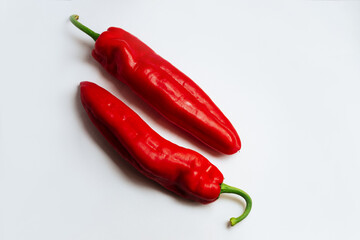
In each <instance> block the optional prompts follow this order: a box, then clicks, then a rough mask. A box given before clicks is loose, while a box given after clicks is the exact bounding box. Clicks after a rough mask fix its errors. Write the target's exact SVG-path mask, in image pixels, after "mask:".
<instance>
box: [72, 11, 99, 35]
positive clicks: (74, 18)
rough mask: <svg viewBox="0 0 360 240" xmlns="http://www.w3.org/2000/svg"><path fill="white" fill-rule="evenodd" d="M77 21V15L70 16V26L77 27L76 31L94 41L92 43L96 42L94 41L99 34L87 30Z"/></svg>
mask: <svg viewBox="0 0 360 240" xmlns="http://www.w3.org/2000/svg"><path fill="white" fill-rule="evenodd" d="M78 20H79V15H76V14H74V15H71V16H70V21H71V22H72V24H74V25H75V27H77V28H78V29H80V30H81V31H83V32H84V33H86V34H87V35H89V36H90V37H91V38H92V39H94V41H96V39H98V37H99V36H100V34H98V33H96V32H94V31H93V30H91V29H90V28H88V27H86V26H85V25H83V24H81V23H80V22H79V21H78Z"/></svg>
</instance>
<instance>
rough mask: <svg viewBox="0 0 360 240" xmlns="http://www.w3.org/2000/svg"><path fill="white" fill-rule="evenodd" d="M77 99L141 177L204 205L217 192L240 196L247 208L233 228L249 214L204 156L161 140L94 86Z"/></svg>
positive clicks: (85, 88)
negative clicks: (240, 200) (241, 201)
mask: <svg viewBox="0 0 360 240" xmlns="http://www.w3.org/2000/svg"><path fill="white" fill-rule="evenodd" d="M80 96H81V102H82V104H83V106H84V108H85V110H86V112H87V114H88V115H89V117H90V119H91V121H92V122H93V123H94V125H95V126H96V127H97V128H98V129H99V130H100V132H101V133H102V134H103V135H104V136H105V138H106V139H107V140H108V141H109V142H110V143H111V144H112V145H113V146H114V147H115V149H116V150H117V151H118V152H119V153H120V154H121V155H122V156H123V157H124V158H125V159H126V160H127V161H128V162H129V163H130V164H131V165H132V166H134V167H135V168H136V169H137V170H138V171H139V172H141V173H142V174H143V175H145V176H146V177H148V178H150V179H152V180H154V181H155V182H157V183H159V184H160V185H161V186H163V187H165V188H166V189H168V190H170V191H172V192H175V193H176V194H178V195H180V196H182V197H184V198H187V199H190V200H193V201H197V202H200V203H204V204H205V203H211V202H213V201H215V200H216V199H217V198H218V197H219V195H220V193H224V192H231V193H236V194H239V195H240V196H242V197H244V199H245V200H246V202H247V206H246V209H245V211H244V213H243V214H242V215H241V216H240V217H238V218H232V219H231V223H232V225H235V224H236V223H238V222H240V221H241V220H242V219H244V218H245V217H246V216H247V215H248V214H249V212H250V209H251V198H250V197H249V195H247V194H246V193H245V192H243V191H242V190H240V189H237V188H234V187H230V186H228V185H226V184H224V183H223V179H224V177H223V175H222V173H221V172H220V171H219V170H218V169H217V167H216V166H214V165H213V164H211V163H210V162H209V161H208V160H207V159H206V158H205V157H203V156H202V155H200V154H199V153H197V152H195V151H193V150H190V149H186V148H183V147H180V146H178V145H175V144H174V143H172V142H170V141H167V140H166V139H164V138H162V137H161V136H160V135H159V134H157V133H156V132H155V131H154V130H152V129H151V128H150V127H149V125H147V124H146V123H145V122H144V121H143V120H142V119H141V118H140V117H139V116H138V115H137V114H136V113H135V112H134V111H132V110H131V109H130V108H129V107H127V106H126V105H125V104H124V103H123V102H121V101H120V100H119V99H117V98H116V97H115V96H113V95H112V94H110V93H109V92H108V91H106V90H105V89H103V88H101V87H99V86H98V85H96V84H94V83H90V82H82V83H81V84H80Z"/></svg>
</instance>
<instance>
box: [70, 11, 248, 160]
mask: <svg viewBox="0 0 360 240" xmlns="http://www.w3.org/2000/svg"><path fill="white" fill-rule="evenodd" d="M77 19H78V16H75V15H73V16H72V17H71V20H72V22H73V23H74V24H75V25H76V26H77V27H79V28H80V29H81V30H83V31H84V32H86V33H87V34H89V35H90V36H91V37H93V39H94V40H95V41H96V42H95V47H94V50H93V52H92V55H93V57H94V58H95V59H96V60H97V61H98V62H99V63H100V64H101V65H102V66H103V67H104V68H105V69H106V70H107V71H108V72H109V73H110V74H112V75H113V76H114V77H116V78H117V79H119V80H121V81H122V82H124V83H125V84H127V85H128V86H129V87H130V88H131V89H132V90H133V91H134V92H135V93H136V94H137V95H139V96H140V97H141V98H142V99H143V100H144V101H146V102H147V103H148V104H149V105H151V106H152V107H153V108H154V109H155V110H157V111H158V112H159V113H160V114H162V115H163V116H164V117H165V118H167V119H168V120H169V121H170V122H172V123H174V124H175V125H177V126H179V127H180V128H182V129H184V130H185V131H187V132H189V133H190V134H192V135H193V136H195V137H196V138H198V139H199V140H201V141H202V142H204V143H206V144H207V145H208V146H210V147H212V148H214V149H216V150H218V151H220V152H223V153H225V154H233V153H235V152H237V151H239V150H240V147H241V142H240V138H239V136H238V134H237V132H236V130H235V128H234V127H233V125H232V124H231V123H230V121H229V120H228V119H227V118H226V117H225V115H224V114H223V113H222V112H221V111H220V109H219V108H218V107H217V106H216V105H215V104H214V103H213V101H212V100H211V99H210V98H209V96H208V95H207V94H206V93H205V92H204V91H203V90H202V89H201V88H200V87H199V86H198V85H196V83H195V82H193V81H192V80H191V79H190V78H189V77H187V76H186V75H185V74H184V73H182V72H181V71H179V70H178V69H177V68H175V67H174V66H173V65H171V64H170V63H169V62H167V61H166V60H165V59H163V58H162V57H160V56H159V55H157V54H156V53H155V52H154V51H153V50H152V49H151V48H149V47H148V46H147V45H146V44H144V43H143V42H141V41H140V40H139V39H138V38H136V37H135V36H133V35H131V34H130V33H128V32H126V31H124V30H123V29H120V28H115V27H111V28H109V29H108V30H107V31H105V32H103V33H102V34H100V35H99V34H97V33H94V32H93V31H91V30H90V29H88V28H86V27H85V26H83V25H82V24H80V23H79V22H78V21H77Z"/></svg>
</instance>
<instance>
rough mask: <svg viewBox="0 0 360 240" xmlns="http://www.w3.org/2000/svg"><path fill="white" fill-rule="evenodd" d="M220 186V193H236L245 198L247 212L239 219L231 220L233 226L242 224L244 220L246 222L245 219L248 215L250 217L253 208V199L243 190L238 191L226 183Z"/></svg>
mask: <svg viewBox="0 0 360 240" xmlns="http://www.w3.org/2000/svg"><path fill="white" fill-rule="evenodd" d="M220 186H221V192H220V193H235V194H237V195H240V196H241V197H243V198H244V200H245V202H246V207H245V210H244V212H243V214H241V215H240V216H239V217H237V218H234V217H232V218H230V223H231V226H234V225H235V224H237V223H239V222H241V221H242V220H244V218H246V217H247V215H249V213H250V210H251V206H252V200H251V197H250V196H249V194H247V193H246V192H244V191H243V190H241V189H238V188H236V187H232V186H229V185H227V184H225V183H222V184H221V185H220Z"/></svg>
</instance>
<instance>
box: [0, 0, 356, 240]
mask: <svg viewBox="0 0 360 240" xmlns="http://www.w3.org/2000/svg"><path fill="white" fill-rule="evenodd" d="M74 13H77V14H79V15H80V20H81V22H82V23H84V24H86V25H88V26H89V27H91V28H92V29H93V30H95V31H97V32H102V31H104V30H106V29H107V27H109V26H117V27H122V28H124V29H126V30H127V31H129V32H131V33H133V34H134V35H136V36H137V37H139V38H140V39H141V40H143V41H144V42H145V43H147V44H148V45H149V46H151V47H152V48H153V49H154V50H155V51H157V52H158V53H159V54H160V55H162V56H163V57H164V58H166V59H168V60H169V61H170V62H172V63H173V64H174V65H175V66H177V67H178V68H179V69H181V70H182V71H183V72H185V73H186V74H187V75H189V76H190V77H191V78H192V79H194V80H195V82H197V83H198V84H199V85H200V86H201V87H202V88H203V89H204V90H205V91H206V92H207V93H208V94H209V95H210V97H211V98H212V99H213V100H214V101H215V102H216V104H217V105H218V106H219V107H220V108H221V109H222V111H223V112H224V113H225V114H226V115H227V116H228V118H229V119H230V120H231V121H232V123H233V124H234V126H235V127H236V129H237V130H238V132H239V135H240V138H241V139H242V143H243V146H242V150H241V151H240V152H239V153H237V154H235V155H232V156H224V155H221V154H217V153H215V152H214V151H212V150H209V149H208V148H207V147H205V146H203V145H202V144H201V143H199V142H198V141H196V140H194V139H193V138H191V137H189V136H188V135H187V134H184V133H183V132H182V131H181V130H179V129H178V128H176V127H174V126H173V125H171V124H169V123H168V122H167V121H166V120H164V119H163V118H162V117H160V116H159V115H158V114H157V113H156V112H154V111H153V110H152V109H150V108H149V107H148V106H147V105H146V104H144V103H143V102H142V101H141V100H140V99H139V98H138V97H136V96H135V95H134V94H133V93H132V92H130V90H129V89H128V88H127V87H126V86H124V85H123V84H121V83H119V82H117V81H116V80H115V79H114V78H112V77H111V76H110V75H109V74H108V73H106V72H105V71H104V70H103V69H102V68H101V67H100V65H99V64H98V63H97V62H96V61H95V60H94V59H92V57H91V55H90V53H91V49H92V47H93V40H92V39H91V38H89V37H88V36H86V35H85V34H84V33H82V32H80V31H79V30H77V29H76V28H75V27H74V26H73V25H72V24H71V23H70V22H69V21H68V17H69V16H70V15H71V14H74ZM0 30H1V37H0V66H1V67H0V68H1V71H0V81H1V86H0V239H1V240H15V239H16V240H21V239H26V240H28V239H36V240H42V239H44V240H45V239H52V240H57V239H77V240H80V239H86V240H91V239H106V240H111V239H360V230H359V229H358V227H359V226H360V224H359V223H360V220H359V215H360V193H359V183H360V174H359V172H360V162H359V160H360V159H359V157H360V152H359V145H360V140H359V135H360V125H359V123H360V110H359V102H360V96H359V90H360V83H359V80H360V68H359V67H360V65H359V64H360V45H359V43H360V2H359V1H310V0H309V1H235V0H233V1H220V0H219V1H209V0H206V1H205V0H204V1H194V0H191V1H190V0H182V1H165V0H162V1H160V0H156V1H145V0H143V1H140V0H138V1H130V0H128V1H125V0H104V1H95V0H86V1H85V0H82V1H80V0H79V1H70V0H69V1H61V0H58V1H54V0H43V1H41V0H37V1H35V0H19V1H16V0H0ZM80 81H92V82H95V83H97V84H99V85H101V86H103V87H105V88H106V89H108V90H109V91H111V92H112V93H114V94H115V95H116V96H118V97H119V98H120V99H121V100H123V101H124V102H125V103H127V104H128V105H129V106H130V107H131V108H133V109H134V110H135V111H136V112H137V113H138V114H140V116H141V117H142V118H143V119H144V120H145V121H146V122H147V123H149V125H150V126H151V127H153V128H154V129H155V130H156V131H158V132H159V133H160V134H161V135H162V136H164V137H165V138H167V139H169V140H171V141H173V142H175V143H177V144H179V145H182V146H185V147H189V148H192V149H195V150H197V151H199V152H200V153H202V154H203V155H204V156H206V157H207V158H208V159H209V160H210V161H211V162H212V163H214V164H215V165H216V166H218V168H219V169H220V170H221V171H222V172H223V174H224V176H225V181H224V182H225V183H227V184H230V185H234V186H237V187H239V188H242V189H244V190H245V191H247V192H248V193H249V194H250V195H251V196H252V198H253V203H254V204H253V210H252V212H251V213H250V215H249V216H248V218H247V219H245V220H244V221H243V222H241V223H240V224H238V225H236V226H235V227H229V226H228V219H229V218H230V217H232V216H238V215H240V213H241V212H242V201H241V200H240V198H238V197H230V196H225V195H224V196H221V197H220V199H219V200H217V201H216V202H214V203H212V204H209V205H200V204H196V203H192V202H189V201H186V200H182V199H181V198H179V197H177V196H175V195H174V194H172V193H169V192H167V191H165V190H163V189H162V188H161V187H160V186H158V185H157V184H155V183H153V182H151V181H149V180H148V179H146V178H145V177H142V176H141V175H140V174H139V173H137V172H136V171H135V170H134V169H132V168H131V167H130V165H129V164H127V163H126V162H125V161H122V162H121V164H119V166H118V165H116V164H115V163H114V161H115V160H116V159H118V158H119V157H118V155H117V153H116V152H115V151H114V150H113V149H112V148H111V147H110V145H109V144H108V143H107V142H106V141H105V140H104V139H103V137H102V136H101V135H100V134H99V133H98V132H97V130H96V129H95V128H94V127H93V126H92V124H91V122H90V121H89V120H88V118H87V115H86V114H85V112H84V110H83V109H82V106H81V104H80V102H79V93H78V86H79V82H80Z"/></svg>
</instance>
